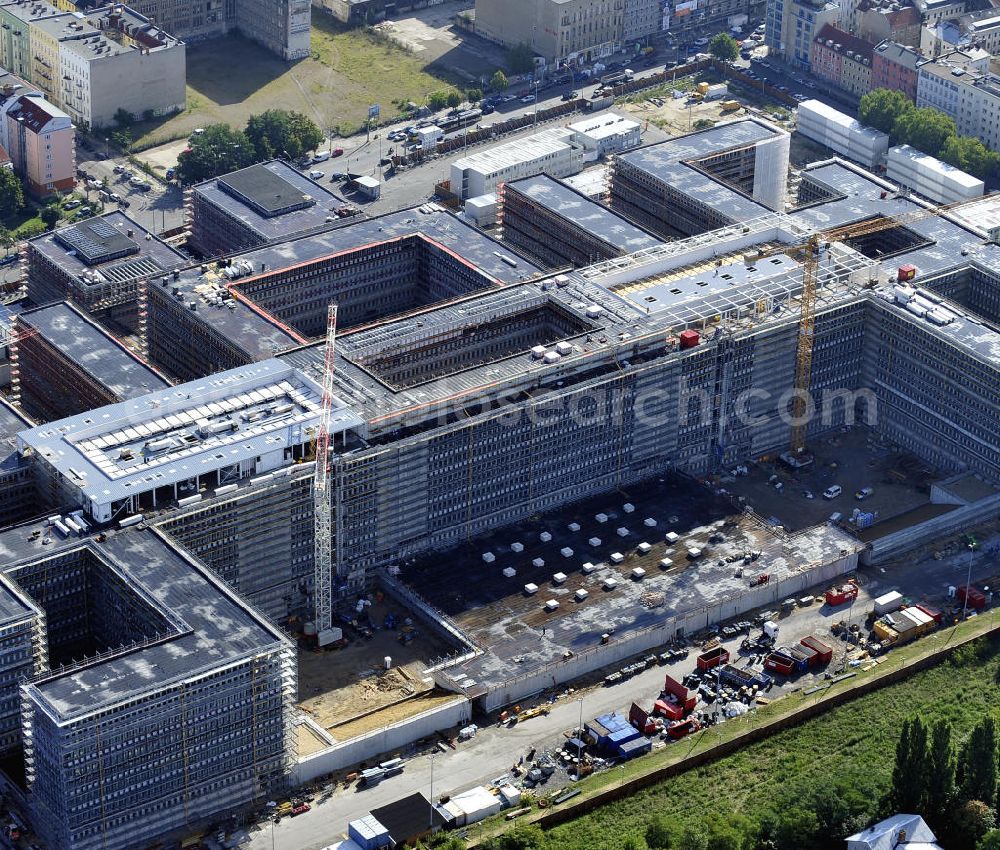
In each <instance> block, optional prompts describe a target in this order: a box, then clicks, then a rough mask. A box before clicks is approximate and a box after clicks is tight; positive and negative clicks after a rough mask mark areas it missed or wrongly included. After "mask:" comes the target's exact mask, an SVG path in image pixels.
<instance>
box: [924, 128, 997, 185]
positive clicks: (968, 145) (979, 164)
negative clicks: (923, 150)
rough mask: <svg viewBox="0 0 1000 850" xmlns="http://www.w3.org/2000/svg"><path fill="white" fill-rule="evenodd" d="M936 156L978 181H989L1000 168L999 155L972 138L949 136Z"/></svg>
mask: <svg viewBox="0 0 1000 850" xmlns="http://www.w3.org/2000/svg"><path fill="white" fill-rule="evenodd" d="M938 156H939V157H940V158H941V159H943V160H944V161H945V162H947V163H950V164H951V165H954V166H955V168H961V169H962V171H966V172H968V173H969V174H972V175H973V176H974V177H978V178H979V179H980V180H987V179H989V178H990V177H992V176H993V174H994V172H996V171H997V169H998V167H1000V154H998V153H997V152H996V151H991V150H990V149H989V148H988V147H986V145H984V144H983V143H982V142H981V141H979V139H977V138H974V137H973V136H951V137H950V138H949V139H948V140H947V141H946V142H945V143H944V147H942V148H941V150H940V151H939V152H938Z"/></svg>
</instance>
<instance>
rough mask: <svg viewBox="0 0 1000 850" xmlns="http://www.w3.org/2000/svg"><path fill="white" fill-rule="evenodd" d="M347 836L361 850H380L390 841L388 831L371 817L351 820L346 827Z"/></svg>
mask: <svg viewBox="0 0 1000 850" xmlns="http://www.w3.org/2000/svg"><path fill="white" fill-rule="evenodd" d="M347 836H348V838H350V839H351V841H353V842H354V843H355V844H357V845H358V846H359V847H360V848H361V850H381V848H382V847H388V846H389V844H390V841H391V839H390V838H389V830H388V829H386V828H385V827H384V826H382V824H381V823H379V822H378V820H377V819H376V818H375V817H374V816H373V815H366V816H365V817H363V818H358V819H357V820H352V821H351V822H350V823H349V824H348V825H347Z"/></svg>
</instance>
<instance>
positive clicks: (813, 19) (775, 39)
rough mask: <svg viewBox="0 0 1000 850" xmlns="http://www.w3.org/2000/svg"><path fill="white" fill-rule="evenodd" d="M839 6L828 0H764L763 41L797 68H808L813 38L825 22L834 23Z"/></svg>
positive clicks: (837, 16) (838, 17)
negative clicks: (765, 8) (765, 7)
mask: <svg viewBox="0 0 1000 850" xmlns="http://www.w3.org/2000/svg"><path fill="white" fill-rule="evenodd" d="M839 20H840V7H839V6H838V4H837V3H836V2H831V0H767V12H766V15H765V18H764V43H765V44H767V47H768V50H769V51H770V52H771V53H778V54H780V55H782V56H784V57H785V60H786V61H787V62H789V63H790V64H791V65H794V66H795V67H797V68H801V69H803V70H805V71H808V70H809V62H810V51H811V48H812V43H813V39H814V38H815V36H816V34H817V33H818V32H819V31H820V30H821V29H822V28H823V26H824V25H825V24H831V25H833V26H836V24H837V23H838V21H839Z"/></svg>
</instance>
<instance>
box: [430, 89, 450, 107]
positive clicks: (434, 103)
mask: <svg viewBox="0 0 1000 850" xmlns="http://www.w3.org/2000/svg"><path fill="white" fill-rule="evenodd" d="M447 105H448V95H447V93H446V92H443V91H432V92H431V93H430V94H429V95H427V106H429V107H430V108H431V110H433V111H434V112H437V111H438V110H439V109H444V108H445V107H446V106H447Z"/></svg>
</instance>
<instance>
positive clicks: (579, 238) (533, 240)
mask: <svg viewBox="0 0 1000 850" xmlns="http://www.w3.org/2000/svg"><path fill="white" fill-rule="evenodd" d="M497 203H498V208H497V223H498V225H499V228H500V238H501V239H503V241H504V242H506V243H507V244H508V245H512V246H514V247H515V248H517V249H518V250H519V251H522V252H523V253H525V254H527V255H528V256H530V257H537V258H538V260H539V261H540V262H541V263H542V264H543V265H544V266H546V267H547V268H565V267H566V266H589V265H591V264H593V263H596V262H599V261H601V260H610V259H611V258H612V257H621V256H622V255H623V254H632V253H634V252H635V251H642V250H644V249H646V248H652V247H653V246H654V245H658V244H660V240H659V239H657V238H656V237H655V236H653V235H652V234H650V233H647V232H646V231H645V230H643V229H642V228H641V227H638V226H636V225H634V224H632V222H630V221H628V220H627V219H626V218H624V217H623V216H621V215H617V214H616V213H613V212H611V210H609V209H608V208H607V207H606V206H604V205H603V204H599V203H597V202H595V201H592V200H590V199H589V198H587V197H586V196H585V195H582V194H580V193H579V192H577V191H576V190H575V189H571V188H570V187H569V186H567V185H565V184H564V183H561V182H560V181H558V180H556V179H554V178H552V177H549V176H548V175H547V174H539V175H537V176H536V177H528V178H525V179H524V180H515V181H513V182H511V183H504V184H501V185H500V187H499V188H498V190H497Z"/></svg>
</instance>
